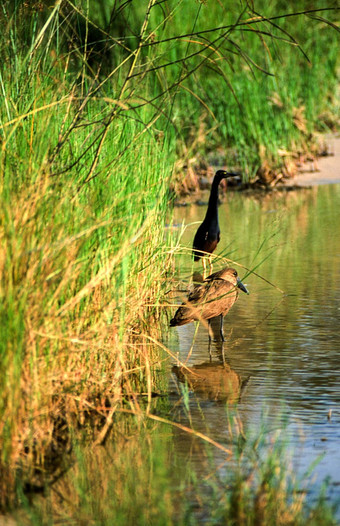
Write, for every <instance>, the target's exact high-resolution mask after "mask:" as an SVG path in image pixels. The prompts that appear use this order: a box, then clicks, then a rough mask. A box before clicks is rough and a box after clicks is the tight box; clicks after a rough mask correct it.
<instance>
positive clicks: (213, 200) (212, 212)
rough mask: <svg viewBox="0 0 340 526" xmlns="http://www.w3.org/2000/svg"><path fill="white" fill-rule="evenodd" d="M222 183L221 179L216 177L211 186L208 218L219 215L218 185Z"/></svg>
mask: <svg viewBox="0 0 340 526" xmlns="http://www.w3.org/2000/svg"><path fill="white" fill-rule="evenodd" d="M219 184H220V179H216V178H214V180H213V182H212V186H211V191H210V197H209V203H208V209H207V214H206V218H209V219H213V218H216V219H217V217H218V211H217V201H218V185H219Z"/></svg>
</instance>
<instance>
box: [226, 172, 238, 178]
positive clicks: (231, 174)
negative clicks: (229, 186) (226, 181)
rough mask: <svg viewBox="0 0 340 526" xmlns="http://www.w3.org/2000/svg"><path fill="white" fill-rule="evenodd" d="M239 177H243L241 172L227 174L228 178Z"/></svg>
mask: <svg viewBox="0 0 340 526" xmlns="http://www.w3.org/2000/svg"><path fill="white" fill-rule="evenodd" d="M237 175H239V176H241V175H242V174H241V172H226V177H236V176H237Z"/></svg>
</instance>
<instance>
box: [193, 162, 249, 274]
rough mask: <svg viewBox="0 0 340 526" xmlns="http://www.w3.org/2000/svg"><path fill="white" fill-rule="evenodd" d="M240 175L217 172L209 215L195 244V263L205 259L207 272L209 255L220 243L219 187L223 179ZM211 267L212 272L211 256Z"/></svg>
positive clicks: (204, 264)
mask: <svg viewBox="0 0 340 526" xmlns="http://www.w3.org/2000/svg"><path fill="white" fill-rule="evenodd" d="M237 175H240V174H239V173H236V172H226V171H225V170H217V172H216V174H215V177H214V180H213V182H212V185H211V190H210V197H209V203H208V209H207V213H206V215H205V218H204V220H203V222H202V224H201V225H200V226H199V227H198V229H197V232H196V234H195V237H194V242H193V246H192V249H193V255H194V261H198V260H199V259H200V258H203V260H202V262H203V268H204V272H205V268H206V259H205V257H206V256H207V252H208V254H212V253H213V252H214V250H215V249H216V247H217V243H219V241H220V225H219V222H218V208H217V201H218V187H219V184H220V182H221V181H222V179H227V178H228V177H235V176H237ZM209 267H210V272H211V269H212V265H211V257H210V256H209Z"/></svg>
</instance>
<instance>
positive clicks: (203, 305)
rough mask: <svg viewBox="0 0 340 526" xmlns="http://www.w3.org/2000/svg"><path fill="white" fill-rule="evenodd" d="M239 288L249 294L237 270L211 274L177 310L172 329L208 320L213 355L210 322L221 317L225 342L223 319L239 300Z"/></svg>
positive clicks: (225, 270)
mask: <svg viewBox="0 0 340 526" xmlns="http://www.w3.org/2000/svg"><path fill="white" fill-rule="evenodd" d="M238 288H239V289H241V290H243V292H246V293H247V294H249V292H248V290H247V289H246V287H245V286H244V285H243V283H242V281H241V280H240V278H239V277H238V275H237V272H236V270H235V269H233V268H229V267H226V268H224V269H222V270H220V271H219V272H215V273H214V274H211V275H210V276H208V277H207V278H206V279H205V280H204V281H203V283H202V284H198V285H195V287H194V288H193V290H192V291H191V292H190V294H189V296H188V299H187V300H186V301H185V302H183V303H182V305H181V306H180V307H179V308H178V309H177V311H176V313H175V316H174V317H173V318H172V320H171V321H170V327H175V326H177V325H185V324H186V323H190V322H192V321H194V320H208V323H209V353H210V355H211V352H210V346H211V334H210V320H211V318H215V317H216V316H220V335H221V340H222V342H224V334H223V318H224V316H225V315H226V314H227V313H228V312H229V310H230V309H231V307H232V306H233V305H234V303H235V301H236V300H237V298H238V290H237V289H238Z"/></svg>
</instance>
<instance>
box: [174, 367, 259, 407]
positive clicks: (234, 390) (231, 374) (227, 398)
mask: <svg viewBox="0 0 340 526" xmlns="http://www.w3.org/2000/svg"><path fill="white" fill-rule="evenodd" d="M172 372H173V373H174V374H175V375H176V377H177V378H178V380H179V381H180V382H182V383H187V385H188V387H189V389H191V390H192V391H194V392H195V393H196V394H197V395H198V396H199V397H200V398H202V399H203V400H213V401H216V402H217V401H218V402H228V403H236V402H238V401H239V399H240V397H241V394H242V391H243V389H244V387H245V386H246V384H247V383H248V380H249V378H247V379H246V380H242V379H241V376H240V375H239V374H238V373H237V372H236V371H234V369H232V368H231V367H230V366H229V365H228V364H226V363H220V362H204V363H201V364H197V365H193V366H192V367H183V366H182V367H180V366H177V365H174V366H173V367H172Z"/></svg>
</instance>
